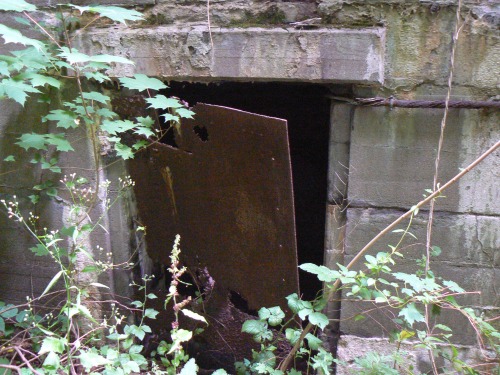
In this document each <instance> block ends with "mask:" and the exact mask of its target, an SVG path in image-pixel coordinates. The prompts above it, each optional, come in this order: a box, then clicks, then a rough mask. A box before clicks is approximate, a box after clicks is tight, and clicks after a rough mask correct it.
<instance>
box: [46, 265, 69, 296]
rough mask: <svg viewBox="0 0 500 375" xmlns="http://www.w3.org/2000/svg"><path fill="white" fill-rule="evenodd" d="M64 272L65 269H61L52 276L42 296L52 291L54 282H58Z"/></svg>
mask: <svg viewBox="0 0 500 375" xmlns="http://www.w3.org/2000/svg"><path fill="white" fill-rule="evenodd" d="M63 273H64V271H63V270H60V271H59V272H58V273H56V274H55V275H54V277H53V278H52V280H50V282H49V284H48V285H47V287H46V288H45V290H44V291H43V293H42V294H41V295H40V298H41V297H43V296H44V295H45V294H47V293H48V292H49V291H50V289H52V287H53V286H54V284H55V283H57V281H58V280H59V278H60V277H61V276H62V274H63Z"/></svg>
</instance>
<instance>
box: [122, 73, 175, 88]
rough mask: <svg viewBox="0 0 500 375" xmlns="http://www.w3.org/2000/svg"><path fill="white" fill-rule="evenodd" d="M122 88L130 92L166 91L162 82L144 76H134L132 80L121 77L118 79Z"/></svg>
mask: <svg viewBox="0 0 500 375" xmlns="http://www.w3.org/2000/svg"><path fill="white" fill-rule="evenodd" d="M119 80H120V82H121V84H122V86H123V87H126V88H128V89H130V90H138V91H146V90H161V89H166V88H167V85H165V84H164V83H163V82H162V81H160V80H159V79H156V78H150V77H148V76H147V75H145V74H134V76H133V77H132V78H130V77H123V78H119Z"/></svg>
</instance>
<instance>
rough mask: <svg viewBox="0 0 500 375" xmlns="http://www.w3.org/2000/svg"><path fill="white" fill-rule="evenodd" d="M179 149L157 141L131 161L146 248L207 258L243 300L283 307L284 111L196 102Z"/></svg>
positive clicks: (292, 275) (288, 180)
mask: <svg viewBox="0 0 500 375" xmlns="http://www.w3.org/2000/svg"><path fill="white" fill-rule="evenodd" d="M194 111H195V113H196V116H195V120H188V121H183V124H182V129H181V130H182V131H181V134H182V136H181V137H177V139H176V142H177V144H178V146H179V149H175V148H172V147H170V146H166V145H155V146H152V147H151V148H149V149H147V150H145V151H142V152H141V153H139V154H138V155H137V156H136V158H135V159H133V160H132V161H130V163H129V168H130V172H131V174H132V178H133V179H134V180H135V181H136V186H135V194H136V198H137V201H138V207H139V215H140V217H141V220H142V222H143V224H145V225H146V227H147V238H146V240H147V247H148V254H149V256H150V257H151V258H153V259H154V260H156V261H159V262H162V263H164V264H168V261H169V255H170V250H171V247H172V243H173V240H174V237H175V235H176V234H177V233H179V234H180V235H181V249H182V255H183V261H184V262H185V263H186V264H187V265H188V266H189V267H207V269H208V272H209V273H210V275H211V276H212V277H213V279H214V280H215V281H216V283H218V284H219V287H222V288H223V290H226V291H227V292H229V291H233V292H236V293H238V294H239V295H240V296H241V297H242V298H243V299H245V300H246V301H247V302H248V307H249V309H252V310H256V309H258V308H260V307H262V306H275V305H281V306H283V307H285V306H286V303H285V299H284V298H285V296H287V295H288V294H290V293H293V292H298V275H297V250H296V239H295V219H294V206H293V189H292V176H291V164H290V152H289V146H288V135H287V123H286V121H285V120H281V119H276V118H271V117H265V116H260V115H256V114H252V113H247V112H243V111H239V110H235V109H231V108H226V107H220V106H213V105H207V104H198V105H196V106H195V108H194Z"/></svg>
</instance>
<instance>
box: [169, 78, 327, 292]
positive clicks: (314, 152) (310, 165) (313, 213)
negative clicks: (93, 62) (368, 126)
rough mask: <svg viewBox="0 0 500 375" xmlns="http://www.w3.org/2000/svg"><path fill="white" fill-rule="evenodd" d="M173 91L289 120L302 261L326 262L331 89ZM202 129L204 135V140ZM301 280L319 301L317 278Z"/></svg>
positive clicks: (232, 86)
mask: <svg viewBox="0 0 500 375" xmlns="http://www.w3.org/2000/svg"><path fill="white" fill-rule="evenodd" d="M169 87H170V88H169V89H168V90H167V95H169V96H172V95H173V96H177V97H179V98H181V99H182V100H184V101H187V102H188V103H189V105H190V106H193V105H195V104H196V103H198V102H202V103H207V104H216V105H222V106H226V107H232V108H236V109H240V110H243V111H248V112H253V113H257V114H261V115H266V116H272V117H278V118H282V119H286V120H287V121H288V131H289V142H290V152H291V159H292V172H293V188H294V200H295V221H296V230H297V252H298V262H299V264H302V263H309V262H311V263H315V264H323V257H324V234H325V204H326V199H327V169H328V143H329V142H328V140H329V117H330V101H329V100H328V98H327V94H329V92H330V91H329V89H328V88H327V87H325V86H321V85H312V84H288V83H235V82H225V83H211V84H203V83H187V82H170V83H169ZM202 131H203V129H200V134H201V135H200V136H205V135H204V134H203V133H202ZM242 142H244V139H242ZM259 250H260V249H259ZM264 250H265V249H264ZM299 277H300V289H301V293H302V295H303V298H306V299H312V298H314V297H316V295H317V293H318V291H319V290H320V289H321V283H320V282H319V281H318V280H317V278H316V277H315V276H313V275H311V274H308V273H305V272H300V276H299Z"/></svg>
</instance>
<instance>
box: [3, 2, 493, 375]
mask: <svg viewBox="0 0 500 375" xmlns="http://www.w3.org/2000/svg"><path fill="white" fill-rule="evenodd" d="M110 2H111V1H105V2H104V1H102V2H100V3H101V4H104V3H106V4H108V3H110ZM80 3H81V4H83V3H84V2H79V4H80ZM88 3H89V2H85V4H88ZM112 3H113V4H124V3H127V4H129V5H138V6H140V8H141V9H144V10H145V14H146V17H147V21H146V22H145V23H143V24H142V25H141V28H137V29H134V30H132V31H126V30H123V29H114V30H113V32H112V33H110V32H109V30H104V31H103V30H101V31H99V30H96V31H94V32H93V33H91V34H87V35H85V36H80V37H79V38H80V39H79V43H80V45H81V46H82V49H87V50H89V51H93V52H109V51H111V52H117V53H119V54H120V53H123V54H124V55H125V56H128V57H134V58H137V59H138V64H137V66H136V67H135V68H134V69H135V70H134V71H121V72H120V71H117V72H116V75H125V74H133V73H147V74H151V75H155V76H158V77H162V78H164V79H176V78H177V79H189V80H192V81H214V80H215V81H217V80H220V79H229V80H235V81H241V80H244V81H253V80H267V81H295V82H305V83H313V82H316V83H323V84H330V85H331V88H332V93H333V94H334V95H337V94H338V93H339V92H340V91H341V90H340V88H339V86H338V84H339V83H342V84H344V86H342V90H344V89H345V85H348V86H349V90H350V91H351V94H352V96H354V97H374V96H384V97H388V96H390V95H394V96H395V97H396V98H398V99H443V98H444V97H445V95H446V85H447V80H448V72H449V55H450V50H451V33H452V30H453V29H454V22H455V10H456V6H455V5H456V1H452V0H449V1H448V0H436V1H430V0H429V1H426V0H370V1H366V0H319V1H318V2H311V1H286V2H284V1H257V0H252V1H243V0H241V1H240V0H237V1H231V0H216V1H211V8H210V12H211V13H210V14H211V27H212V29H211V31H212V33H213V34H212V37H213V42H214V45H211V41H210V38H209V34H208V27H207V17H206V16H207V9H206V1H205V0H189V1H188V0H183V1H176V2H172V1H167V0H158V1H152V0H151V1H150V0H136V1H130V2H128V1H125V0H123V1H122V0H116V1H112ZM462 3H463V9H462V13H461V21H465V24H464V26H463V28H462V31H461V34H460V37H459V39H458V47H457V52H456V57H455V72H454V73H455V74H454V79H453V91H452V100H457V99H468V100H498V98H499V96H500V91H499V79H500V78H499V77H500V74H499V73H500V72H499V66H500V44H499V43H498V26H499V19H500V9H499V7H500V6H499V5H498V4H497V3H496V2H494V1H491V0H480V1H476V0H463V2H462ZM37 4H38V5H41V6H51V5H53V4H52V2H51V1H49V0H40V1H38V2H37ZM2 17H4V15H2ZM316 17H317V18H321V21H320V22H321V27H320V29H319V30H301V31H297V30H295V29H291V28H290V27H289V26H290V25H288V24H287V22H294V21H300V20H304V19H309V18H316ZM250 26H251V27H256V26H258V27H259V28H258V29H251V30H249V29H248V27H250ZM283 26H285V29H283ZM273 28H274V31H273ZM284 30H286V31H284ZM159 31H162V32H163V33H162V34H161V35H160V34H159V33H158V32H159ZM348 34H350V35H351V39H350V40H351V42H349V43H352V44H349V43H347V44H344V45H343V47H342V48H337V49H336V51H335V53H336V55H335V57H336V58H338V60H339V61H341V60H342V57H344V59H345V60H346V63H347V65H351V66H352V70H350V71H348V70H346V71H345V72H347V73H349V75H346V73H345V72H344V73H342V74H340V73H339V71H337V70H336V66H330V67H329V68H328V67H327V68H328V69H326V68H325V69H323V68H318V65H322V64H326V63H327V62H328V61H330V60H332V59H330V60H329V58H328V56H330V55H329V54H331V53H332V49H331V48H330V49H329V46H330V44H329V42H325V43H323V45H322V46H321V48H319V49H318V48H317V47H318V43H319V42H318V41H320V40H324V41H325V40H326V41H328V40H329V39H328V38H334V39H335V38H336V40H337V41H338V40H339V38H340V39H342V38H345V37H346V35H348ZM113 36H114V38H113ZM121 36H123V38H120V37H121ZM231 38H232V39H231ZM229 40H233V41H234V40H236V41H237V43H236V42H233V43H230V44H227V43H228V41H229ZM346 40H347V39H346ZM246 46H250V47H249V48H248V47H246ZM276 46H278V47H279V48H276ZM350 46H352V49H353V50H356V51H357V52H356V53H355V54H353V53H352V51H351V53H349V48H350ZM360 46H361V47H363V48H360ZM257 47H258V48H257ZM365 47H366V48H365ZM212 48H214V49H215V50H216V51H217V49H218V51H219V52H220V51H223V52H224V53H228V54H229V55H227V56H226V55H216V54H215V53H214V50H213V49H212ZM370 48H371V50H370ZM362 50H366V51H365V52H366V53H364V54H363V53H361V52H362ZM145 51H153V52H154V53H149V54H147V55H146V56H144V55H145ZM360 51H361V52H360ZM278 52H280V53H281V54H277V53H278ZM313 52H314V53H313ZM358 52H359V53H358ZM221 56H222V57H228V56H229V57H232V58H231V59H230V58H226V59H225V60H224V59H222V60H221ZM238 56H240V57H241V56H245V57H246V58H252V59H253V60H252V63H251V64H250V65H248V64H247V65H244V60H243V62H242V60H241V59H238V58H237V57H238ZM270 56H271V57H272V58H270ZM353 56H354V57H353ZM141 57H142V58H143V59H142V60H141ZM217 58H218V59H217ZM285 58H286V59H285ZM294 59H296V60H294ZM282 60H283V61H289V62H290V64H291V65H290V67H289V69H283V68H282V67H281V66H280V65H279V63H280V62H281V61H282ZM353 61H355V62H356V63H353ZM374 62H375V63H374ZM259 64H260V65H259ZM294 64H295V65H294ZM325 66H326V65H325ZM323 67H324V66H323ZM374 67H375V68H376V69H375V68H374ZM259 68H260V69H259ZM294 69H295V70H294ZM318 69H319V70H318ZM325 71H326V72H327V73H326V74H324V72H325ZM214 72H215V73H214ZM228 72H229V73H228ZM269 72H271V73H269ZM370 72H372V73H373V72H376V74H372V75H368V76H366V74H368V73H370ZM268 73H269V74H268ZM299 73H300V74H299ZM335 74H340V75H337V76H336V75H335ZM366 77H368V78H366ZM349 90H348V91H349ZM342 94H345V91H342ZM0 105H1V106H2V107H1V109H2V111H1V112H0V116H1V117H0V131H1V133H0V142H1V148H0V160H3V157H4V155H7V154H10V153H11V151H10V149H11V148H12V147H13V146H12V143H13V142H14V141H15V139H16V137H17V136H18V135H19V133H21V130H20V129H21V128H20V127H19V126H21V127H22V126H28V125H29V124H30V122H28V121H27V119H31V118H33V117H35V118H37V116H39V110H40V111H41V109H38V107H37V106H38V105H39V104H36V103H34V102H31V103H30V105H29V106H27V107H26V108H27V110H26V111H21V108H19V107H16V106H14V105H11V104H10V103H7V102H0ZM442 113H443V111H442V110H438V109H398V108H393V109H389V108H374V107H370V108H365V107H363V108H361V107H354V106H350V105H347V104H339V103H338V102H336V101H335V102H333V105H332V116H331V146H330V155H329V158H330V178H329V182H328V183H329V194H328V202H327V204H328V209H327V225H328V229H327V233H326V236H325V237H326V240H325V264H327V265H331V266H332V267H333V266H335V264H336V263H337V262H340V263H343V262H348V261H349V260H350V259H352V257H353V256H354V255H355V254H356V251H357V250H359V249H360V248H361V247H362V246H363V245H364V244H365V243H366V242H367V241H368V240H369V239H370V238H371V237H372V236H373V235H375V234H376V233H378V231H380V230H381V229H382V228H383V227H384V226H385V225H387V224H388V223H389V222H391V221H392V220H393V219H394V218H395V217H397V216H398V215H399V214H400V213H401V212H403V211H404V210H407V209H408V208H409V207H411V205H413V204H415V203H416V201H418V200H420V199H421V195H422V193H424V190H425V189H426V188H429V187H430V186H431V184H432V173H433V165H434V156H435V150H436V148H437V138H438V134H439V123H440V119H441V116H442ZM499 120H500V118H499V113H498V111H494V110H487V109H484V110H466V109H462V110H452V111H450V113H449V119H448V126H447V129H446V133H445V144H444V150H443V160H442V167H441V172H440V176H441V177H440V181H441V182H445V181H446V180H447V178H449V177H451V176H453V175H455V174H456V173H458V171H459V169H460V168H462V167H464V166H466V165H467V164H468V163H469V162H471V161H472V160H474V159H475V158H476V157H477V156H478V155H479V154H480V153H481V152H482V151H484V150H485V149H487V148H488V147H489V146H490V145H491V144H493V143H494V142H495V141H496V140H498V138H499V135H500V133H499V126H498V125H499V123H500V122H499ZM37 123H38V122H37ZM39 125H40V124H39ZM39 125H37V126H39ZM26 130H28V131H29V130H30V128H29V126H28V127H27V128H26ZM23 131H24V130H23ZM20 160H21V162H23V160H22V159H20ZM24 162H25V163H27V162H28V160H24ZM499 165H500V155H499V152H498V151H497V152H496V153H495V154H493V155H491V156H490V157H489V158H488V159H487V160H486V161H484V162H483V163H482V164H481V165H480V166H479V168H477V169H476V170H474V171H473V172H471V173H469V175H467V177H465V178H464V179H463V180H461V181H460V182H459V183H458V184H457V185H455V186H454V187H453V188H452V189H450V190H449V191H448V192H447V193H446V195H447V198H446V199H440V200H439V201H438V204H437V213H436V222H435V229H434V237H433V238H434V240H433V243H434V244H435V245H438V246H440V247H441V248H442V249H443V253H442V255H441V256H440V257H438V258H436V260H435V261H434V262H433V267H434V270H435V272H436V273H437V274H442V275H443V276H444V277H447V278H450V279H453V280H455V281H457V282H458V283H460V284H462V285H464V286H465V287H466V288H467V289H470V290H473V291H480V292H481V294H473V295H470V296H468V297H467V298H465V299H464V300H463V301H464V303H467V304H470V305H471V306H474V307H478V308H481V309H483V310H485V311H486V313H487V314H490V315H491V316H493V315H495V314H496V315H498V305H499V301H498V290H500V285H499V279H500V276H499V270H498V268H499V262H500V259H499V258H500V255H499V254H500V250H499V249H500V240H499V231H500V225H499V222H498V220H499V215H500V206H499V202H500V199H499V189H500V188H499V184H498V181H499V180H498V173H499V172H498V170H499V169H498V166H499ZM8 168H9V165H8V164H6V163H3V162H2V163H1V164H0V173H5V172H6V171H8V170H7V169H8ZM117 168H118V167H117ZM118 169H119V168H118ZM18 171H19V172H16V174H15V175H11V174H2V175H0V189H1V190H0V194H4V195H5V194H9V193H10V192H11V191H12V190H13V188H16V189H17V188H18V187H21V190H23V189H24V190H26V192H28V190H29V189H30V187H31V186H32V184H31V181H32V179H34V180H37V179H39V178H40V171H37V170H30V169H28V168H24V169H23V168H20V169H18ZM109 173H110V175H118V174H120V173H121V171H119V170H116V171H111V172H109ZM26 195H28V194H26ZM45 207H47V209H48V210H49V211H50V212H52V213H53V215H54V216H56V217H60V216H62V213H60V211H61V210H62V209H61V208H60V207H51V206H49V205H47V206H45ZM130 210H133V207H132V208H131V207H119V208H118V209H117V211H115V213H116V215H112V216H111V218H110V220H109V226H110V228H112V233H114V234H120V236H115V237H113V236H114V235H112V238H111V239H110V238H108V237H106V236H105V235H103V237H101V238H100V239H99V241H104V242H105V241H107V242H108V243H111V244H112V246H113V247H114V248H116V249H119V248H122V249H125V250H124V251H125V253H126V252H128V251H129V248H128V245H125V243H127V241H128V235H124V234H123V232H124V231H126V230H127V228H129V227H130V226H129V223H128V220H129V215H130ZM123 216H125V217H126V218H123ZM0 220H1V221H0V227H1V228H2V229H0V232H1V234H0V238H1V242H0V244H1V245H0V254H1V255H2V260H1V262H3V263H0V267H3V268H1V269H0V272H2V275H9V283H13V284H12V285H14V284H15V285H24V284H22V283H26V279H27V278H28V277H30V278H31V277H33V278H36V277H39V278H40V279H41V278H43V277H47V276H43V275H46V274H50V273H51V269H50V266H49V265H46V264H42V263H40V262H41V261H40V260H39V259H36V260H33V259H31V258H29V256H30V255H29V253H23V251H25V249H26V244H25V241H27V240H25V239H24V237H23V236H24V235H23V234H22V232H19V231H17V229H15V228H14V227H12V225H11V223H10V222H7V221H5V220H4V218H3V217H2V216H0ZM413 232H415V234H416V236H417V240H415V241H414V242H412V243H410V242H408V243H406V244H405V245H406V248H405V254H406V258H405V259H406V260H405V261H404V262H403V264H402V267H403V269H405V270H410V269H413V268H414V260H415V259H416V258H418V257H419V255H418V254H421V251H422V248H423V245H422V243H423V242H424V238H425V234H424V232H425V212H424V210H422V211H421V213H420V214H419V215H418V216H417V218H416V219H415V222H414V229H413ZM394 241H395V237H394V236H388V237H387V239H386V240H385V241H383V242H382V243H381V244H380V247H377V248H375V249H374V251H380V250H385V249H386V244H387V243H394ZM20 254H24V255H22V256H21V255H20ZM26 254H28V255H26ZM123 254H124V253H121V257H122V258H121V259H125V257H124V256H123ZM27 257H28V258H27ZM26 264H28V265H29V268H30V270H31V271H30V272H29V273H28V272H24V271H19V272H16V273H13V272H11V269H12V265H14V266H15V267H16V268H17V267H19V269H23V270H25V269H26V268H27V267H28V266H26ZM32 264H33V266H32ZM9 267H10V268H9ZM23 267H24V268H23ZM45 269H46V271H47V273H45V271H44V272H40V270H42V271H43V270H45ZM9 272H10V273H9ZM22 272H24V273H22ZM119 278H120V280H121V281H119V282H118V283H119V284H120V285H123V288H126V276H123V275H121V276H119ZM42 281H43V280H42ZM42 281H41V282H40V283H33V282H30V283H28V284H29V285H28V284H26V287H23V288H21V289H22V291H23V292H21V291H19V293H18V292H15V293H14V294H11V295H12V296H15V300H16V301H18V300H19V301H21V300H23V299H24V295H25V294H26V293H25V290H26V288H31V285H38V284H40V285H42V284H43V282H42ZM3 285H5V284H2V283H0V298H2V297H3V295H5V294H7V293H11V289H7V288H6V286H3ZM2 287H3V288H4V289H1V288H2ZM38 288H42V287H41V286H40V287H38ZM35 289H36V288H35ZM16 293H17V294H16ZM329 309H330V312H329V313H330V314H331V317H332V318H339V317H340V318H341V319H342V322H341V324H340V331H341V332H342V333H343V335H342V336H341V339H340V342H339V345H338V347H339V352H338V353H339V356H340V357H341V358H343V359H345V360H347V361H350V360H352V353H359V352H360V351H362V350H378V349H379V348H380V346H381V345H385V343H386V341H384V340H386V337H387V332H385V331H384V330H382V329H381V328H380V326H379V325H377V324H373V321H372V322H370V323H365V324H363V323H359V322H357V323H353V322H352V320H349V319H345V320H344V318H348V317H350V316H352V314H354V313H355V312H356V311H358V310H359V306H358V305H356V304H354V303H347V302H346V303H342V304H340V305H339V304H338V303H337V304H332V305H330V306H329ZM339 309H340V313H339ZM339 314H340V315H339ZM374 318H376V317H375V316H374ZM376 319H383V317H380V318H378V317H377V318H376ZM450 319H454V320H455V319H457V320H456V321H457V324H458V325H459V326H463V327H464V328H463V329H459V330H458V331H457V332H456V338H457V340H458V341H460V342H461V343H463V344H466V345H468V346H470V347H467V348H465V349H464V352H467V351H468V350H469V352H468V353H472V352H474V353H475V354H470V355H469V357H471V356H475V355H476V354H477V352H476V351H474V350H473V349H470V348H472V346H473V345H474V344H475V341H474V337H473V333H472V332H471V331H470V329H469V328H465V327H466V325H465V324H463V322H462V321H460V320H458V318H457V317H452V318H450ZM337 328H338V327H337ZM349 353H351V354H349ZM415 358H416V359H415V363H416V364H417V366H416V367H417V368H418V369H419V370H420V371H425V369H426V368H427V367H426V366H427V364H426V363H425V359H424V356H417V357H415ZM419 358H420V359H419ZM342 371H344V370H342ZM348 371H350V370H349V369H346V370H345V373H347V372H348ZM355 371H356V370H352V373H356V372H355Z"/></svg>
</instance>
